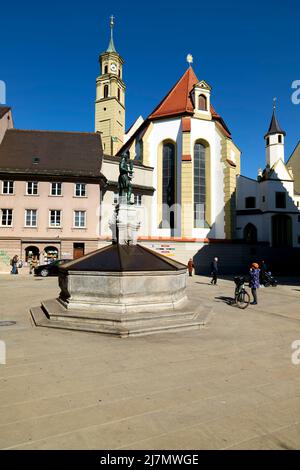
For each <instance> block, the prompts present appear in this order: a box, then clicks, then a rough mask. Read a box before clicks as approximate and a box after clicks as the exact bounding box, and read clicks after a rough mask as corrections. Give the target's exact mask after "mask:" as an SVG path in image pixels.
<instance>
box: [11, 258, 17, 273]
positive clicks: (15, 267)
mask: <svg viewBox="0 0 300 470" xmlns="http://www.w3.org/2000/svg"><path fill="white" fill-rule="evenodd" d="M18 264H19V257H18V255H15V256H14V257H13V259H12V260H11V266H12V268H11V274H19V271H18Z"/></svg>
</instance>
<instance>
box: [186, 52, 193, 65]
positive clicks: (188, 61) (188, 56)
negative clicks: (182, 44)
mask: <svg viewBox="0 0 300 470" xmlns="http://www.w3.org/2000/svg"><path fill="white" fill-rule="evenodd" d="M186 61H187V63H188V64H189V65H191V64H192V63H193V56H192V54H188V55H187V56H186Z"/></svg>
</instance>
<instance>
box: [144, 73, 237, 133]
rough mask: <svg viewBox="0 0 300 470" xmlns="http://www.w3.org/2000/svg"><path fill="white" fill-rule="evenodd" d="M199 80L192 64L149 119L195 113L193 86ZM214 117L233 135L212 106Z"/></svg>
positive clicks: (224, 129)
mask: <svg viewBox="0 0 300 470" xmlns="http://www.w3.org/2000/svg"><path fill="white" fill-rule="evenodd" d="M198 82H199V80H198V78H197V76H196V74H195V72H194V70H193V68H192V67H191V66H190V67H189V68H188V69H187V71H186V72H185V73H184V74H183V75H182V77H181V78H180V79H179V80H178V82H177V83H176V84H175V85H174V86H173V88H172V89H171V90H170V91H169V93H168V94H167V95H166V96H165V97H164V99H163V100H162V101H161V102H160V103H159V105H158V106H157V107H156V108H155V109H154V111H152V113H151V114H150V116H149V117H148V119H159V118H164V117H169V116H178V115H182V114H194V103H193V102H192V96H191V94H192V90H193V87H194V86H195V85H196V84H197V83H198ZM210 112H211V114H212V118H213V119H215V120H217V121H219V123H220V125H221V127H222V129H223V131H224V133H225V134H226V136H227V137H231V134H230V131H229V129H228V128H227V126H226V124H225V122H224V121H223V119H222V118H221V116H220V115H219V114H218V113H217V112H216V110H215V109H214V107H213V106H212V105H211V106H210Z"/></svg>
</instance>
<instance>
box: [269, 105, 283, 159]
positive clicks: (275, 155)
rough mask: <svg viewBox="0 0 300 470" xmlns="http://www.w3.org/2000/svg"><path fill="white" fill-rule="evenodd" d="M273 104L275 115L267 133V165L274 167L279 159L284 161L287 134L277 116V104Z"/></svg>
mask: <svg viewBox="0 0 300 470" xmlns="http://www.w3.org/2000/svg"><path fill="white" fill-rule="evenodd" d="M275 100H276V99H275V98H274V106H273V115H272V119H271V123H270V127H269V130H268V132H267V133H266V135H265V141H266V165H269V166H270V168H272V166H273V165H275V163H276V162H277V161H278V160H282V161H283V162H284V137H285V135H286V133H285V131H283V130H282V129H281V127H280V125H279V122H278V121H277V118H276V106H275Z"/></svg>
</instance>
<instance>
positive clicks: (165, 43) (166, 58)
mask: <svg viewBox="0 0 300 470" xmlns="http://www.w3.org/2000/svg"><path fill="white" fill-rule="evenodd" d="M149 7H150V8H149ZM0 8H1V10H0V15H1V29H0V40H1V42H0V44H1V56H0V80H4V81H5V82H6V84H7V103H8V104H9V105H11V106H12V107H13V109H14V119H15V127H18V128H24V129H51V130H53V129H56V130H76V131H93V130H94V99H95V79H96V76H97V75H98V74H99V64H98V56H99V53H101V52H103V51H104V50H105V49H106V48H107V45H108V40H109V16H110V15H111V14H112V13H113V14H114V15H115V17H116V27H115V45H116V48H117V51H118V52H119V53H120V54H121V55H122V57H123V58H124V60H125V65H124V80H125V83H126V86H127V89H126V127H127V128H128V127H129V126H130V125H131V124H132V122H133V121H134V120H135V118H136V117H137V116H138V115H139V114H142V115H143V117H146V116H147V115H148V114H149V113H150V112H151V111H152V109H153V108H154V107H155V106H156V105H157V103H158V102H159V101H160V100H161V98H162V97H163V96H164V95H165V94H166V93H167V92H168V91H169V89H170V88H171V87H172V86H173V85H174V83H175V82H176V81H177V80H178V78H179V77H180V76H181V75H182V74H183V73H184V71H185V70H186V67H187V64H186V61H185V58H186V55H187V53H189V52H190V53H191V54H192V55H193V57H194V64H193V67H194V70H195V72H196V75H197V76H198V78H199V80H200V79H204V80H206V81H207V82H208V83H209V84H210V85H211V86H212V88H213V90H212V103H213V105H214V107H215V108H216V110H217V111H218V112H219V113H220V114H221V115H222V117H223V118H224V120H225V121H226V123H227V125H228V127H229V128H230V130H231V132H232V134H233V138H234V141H235V143H236V144H237V145H238V146H239V148H240V149H241V150H242V173H243V174H245V175H247V176H251V177H255V176H256V174H257V168H258V167H259V166H263V165H264V140H263V135H264V133H265V132H266V130H267V128H268V125H269V122H270V118H271V112H272V99H273V97H274V96H277V97H278V118H279V122H280V124H281V126H282V127H283V128H284V129H285V130H286V132H287V137H286V159H287V158H288V157H289V155H290V154H291V152H292V151H293V149H294V147H295V146H296V144H297V143H298V141H299V140H300V129H299V120H300V119H299V118H300V104H299V105H295V104H293V103H292V101H291V94H292V91H293V90H292V88H291V84H292V82H293V81H294V80H300V51H299V16H300V4H299V2H298V1H289V0H286V1H285V2H282V1H277V0H275V1H274V0H273V1H266V0H262V1H252V2H251V3H250V2H247V3H246V2H240V1H231V0H227V1H226V2H224V1H220V0H215V1H214V2H210V3H208V2H197V3H194V2H182V1H180V2H179V1H174V0H173V1H170V0H167V1H164V0H161V1H157V0H154V1H152V2H150V3H146V2H140V1H127V2H125V1H120V0H115V1H114V2H102V1H94V0H85V2H76V1H75V0H74V1H72V2H71V1H66V0H61V1H59V2H58V1H56V0H54V1H51V2H48V4H46V3H45V2H40V1H31V0H28V1H27V2H24V1H22V2H21V1H14V2H5V4H4V2H2V4H1V7H0Z"/></svg>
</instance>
